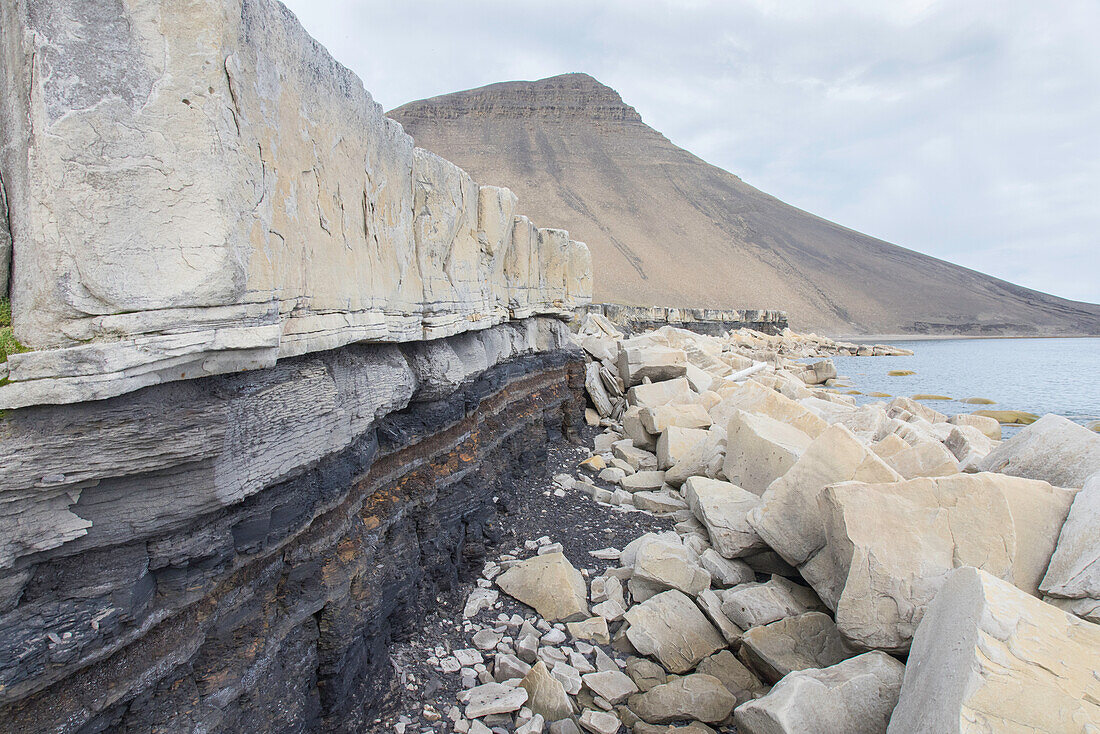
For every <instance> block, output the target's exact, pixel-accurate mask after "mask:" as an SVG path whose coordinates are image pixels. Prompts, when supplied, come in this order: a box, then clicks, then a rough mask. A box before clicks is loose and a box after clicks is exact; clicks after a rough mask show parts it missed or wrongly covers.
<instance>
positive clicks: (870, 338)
mask: <svg viewBox="0 0 1100 734" xmlns="http://www.w3.org/2000/svg"><path fill="white" fill-rule="evenodd" d="M829 338H830V339H832V340H833V341H844V342H851V343H853V344H872V343H875V344H889V343H890V342H891V341H895V342H899V341H905V342H921V341H947V340H949V339H960V340H961V339H1100V334H1040V335H1030V336H1028V335H1016V336H1008V335H1000V334H998V335H995V336H994V335H966V334H862V335H859V336H833V335H832V334H830V335H829Z"/></svg>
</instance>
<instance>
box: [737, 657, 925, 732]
mask: <svg viewBox="0 0 1100 734" xmlns="http://www.w3.org/2000/svg"><path fill="white" fill-rule="evenodd" d="M904 674H905V666H904V665H902V664H901V663H900V662H898V661H897V660H896V659H894V658H892V657H890V656H889V655H887V654H886V653H882V652H878V651H877V650H876V651H872V652H868V653H864V654H863V655H858V656H856V657H854V658H849V659H848V660H845V661H843V662H840V663H837V664H836V665H833V666H830V667H828V668H821V669H810V670H799V671H796V672H793V673H791V674H790V675H788V676H786V677H785V678H783V680H781V681H779V682H778V683H776V685H775V686H774V687H773V688H772V689H771V691H769V692H768V694H767V695H765V696H763V697H761V698H758V699H756V700H753V701H749V702H747V703H744V704H742V705H741V706H738V707H737V710H736V711H735V712H734V713H735V716H736V719H737V730H738V732H741V734H807V732H813V733H814V734H885V732H886V726H887V725H888V724H889V722H890V714H891V713H892V712H893V710H894V706H896V705H897V702H898V693H899V692H900V690H901V679H902V676H903V675H904Z"/></svg>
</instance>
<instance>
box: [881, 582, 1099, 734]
mask: <svg viewBox="0 0 1100 734" xmlns="http://www.w3.org/2000/svg"><path fill="white" fill-rule="evenodd" d="M1098 659H1100V625H1095V624H1092V623H1090V622H1085V621H1083V620H1080V619H1077V618H1076V617H1074V616H1072V615H1070V614H1066V613H1065V612H1063V611H1061V610H1059V609H1057V608H1055V607H1053V606H1051V605H1049V604H1045V603H1043V602H1041V601H1039V600H1038V599H1035V598H1033V597H1032V596H1030V595H1028V594H1026V593H1024V592H1023V591H1021V590H1019V589H1017V588H1016V587H1014V586H1012V585H1011V584H1009V583H1008V582H1005V581H1002V580H1000V579H998V578H995V577H994V576H993V575H991V574H989V573H986V572H985V571H980V570H977V569H975V568H971V567H964V568H959V569H957V570H955V571H953V572H951V573H950V574H949V575H948V576H947V577H946V578H945V579H944V581H943V583H942V584H941V585H940V588H939V590H938V592H937V593H936V595H935V599H934V600H933V601H932V603H931V604H929V605H928V610H927V613H926V614H925V615H924V619H923V620H922V621H921V623H920V626H919V627H918V628H917V632H916V635H915V636H914V638H913V646H912V648H911V650H910V652H909V662H908V664H907V665H906V667H905V676H904V678H903V681H902V686H901V694H900V696H899V698H898V704H897V706H896V707H895V709H894V713H893V715H892V717H891V718H890V726H889V729H888V730H887V731H888V732H889V734H927V733H928V732H945V733H950V732H959V733H961V732H967V731H993V732H996V731H1006V732H1007V731H1013V732H1015V731H1019V732H1084V731H1089V730H1090V729H1093V728H1096V727H1097V726H1098V725H1100V678H1098V677H1097V665H1096V661H1097V660H1098Z"/></svg>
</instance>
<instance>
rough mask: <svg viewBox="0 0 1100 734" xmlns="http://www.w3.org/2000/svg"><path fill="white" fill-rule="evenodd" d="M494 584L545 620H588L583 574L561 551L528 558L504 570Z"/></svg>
mask: <svg viewBox="0 0 1100 734" xmlns="http://www.w3.org/2000/svg"><path fill="white" fill-rule="evenodd" d="M497 586H499V587H500V588H501V590H502V591H503V592H504V593H505V594H507V595H508V596H511V597H512V598H514V599H518V600H519V601H521V602H523V603H524V604H526V605H528V606H530V607H534V609H535V611H537V612H538V613H539V614H540V615H541V616H542V617H543V618H544V619H546V620H548V621H551V622H553V621H556V620H565V621H567V622H579V621H581V620H584V619H588V617H589V614H588V603H587V601H588V590H587V589H586V588H585V585H584V577H583V576H581V573H580V571H578V570H577V569H575V568H573V564H571V563H570V562H569V559H567V558H566V557H565V556H564V555H562V554H561V553H547V554H546V555H543V556H537V557H535V558H531V559H528V560H526V561H523V562H522V563H518V564H516V565H515V566H512V567H511V568H510V569H508V570H507V571H505V572H504V573H503V574H501V575H500V577H499V578H498V579H497Z"/></svg>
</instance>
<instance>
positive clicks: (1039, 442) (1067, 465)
mask: <svg viewBox="0 0 1100 734" xmlns="http://www.w3.org/2000/svg"><path fill="white" fill-rule="evenodd" d="M978 468H979V469H980V470H981V471H991V472H1000V473H1002V474H1011V475H1013V476H1016V477H1027V478H1029V479H1042V480H1044V481H1047V482H1050V483H1051V484H1053V485H1055V486H1057V487H1083V486H1084V484H1085V480H1086V479H1088V478H1089V477H1090V476H1092V475H1093V474H1096V473H1097V472H1100V435H1098V434H1096V433H1095V432H1093V431H1090V430H1089V429H1087V428H1085V427H1084V426H1082V425H1080V424H1078V423H1074V422H1073V421H1071V420H1069V419H1068V418H1063V417H1062V416H1060V415H1054V414H1053V413H1049V414H1047V415H1044V416H1043V417H1042V418H1040V419H1039V420H1037V421H1035V422H1034V423H1032V424H1031V425H1030V426H1027V427H1025V428H1022V429H1021V430H1020V432H1019V433H1017V434H1016V435H1015V436H1013V437H1012V438H1010V439H1008V440H1007V441H1003V442H1002V443H1001V445H1000V446H998V447H997V448H995V449H993V450H992V451H990V452H989V454H987V455H986V457H985V459H984V460H983V461H982V462H981V463H980V464H979V465H978Z"/></svg>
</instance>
